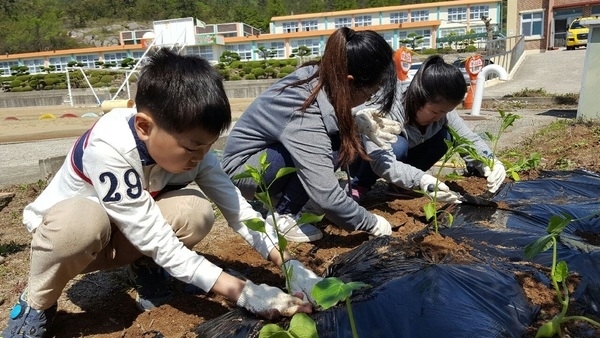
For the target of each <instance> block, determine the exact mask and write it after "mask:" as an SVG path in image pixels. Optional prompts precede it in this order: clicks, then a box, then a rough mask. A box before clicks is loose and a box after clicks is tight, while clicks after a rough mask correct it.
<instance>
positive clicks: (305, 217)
mask: <svg viewBox="0 0 600 338" xmlns="http://www.w3.org/2000/svg"><path fill="white" fill-rule="evenodd" d="M323 216H325V215H315V214H311V213H309V212H307V213H303V214H302V215H300V218H299V219H298V220H297V221H296V223H298V224H307V223H308V224H311V223H318V222H321V220H322V219H323Z"/></svg>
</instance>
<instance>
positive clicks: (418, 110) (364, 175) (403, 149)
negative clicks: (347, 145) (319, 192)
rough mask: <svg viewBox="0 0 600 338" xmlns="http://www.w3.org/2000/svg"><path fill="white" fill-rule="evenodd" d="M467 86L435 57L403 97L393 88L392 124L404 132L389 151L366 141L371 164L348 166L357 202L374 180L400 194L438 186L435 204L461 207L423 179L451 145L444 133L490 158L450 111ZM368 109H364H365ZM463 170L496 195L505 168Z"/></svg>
mask: <svg viewBox="0 0 600 338" xmlns="http://www.w3.org/2000/svg"><path fill="white" fill-rule="evenodd" d="M466 89H467V86H466V83H465V80H464V77H463V75H462V73H461V72H460V70H459V69H458V68H457V67H455V66H453V65H450V64H448V63H446V62H445V61H444V59H443V58H442V57H441V56H439V55H433V56H430V57H429V58H427V60H425V62H423V64H422V65H421V67H420V68H419V70H418V71H417V73H416V74H415V76H414V78H413V80H412V81H411V83H410V85H409V86H408V89H406V92H402V85H401V83H400V82H398V84H397V86H396V101H395V104H394V106H393V108H392V110H391V112H390V118H391V119H393V120H395V121H398V122H400V123H402V124H403V125H404V130H403V132H402V134H401V136H400V137H399V138H398V140H397V141H396V142H395V143H393V144H392V149H391V150H385V149H382V148H380V147H379V146H378V145H376V144H375V143H374V142H372V141H371V140H370V139H368V138H367V137H363V143H364V146H365V149H366V152H367V154H368V155H369V157H371V159H372V161H370V162H367V161H360V163H355V164H354V165H353V166H352V169H351V170H352V171H353V174H354V179H353V182H352V189H353V191H352V194H353V197H354V198H355V199H356V200H360V199H361V198H362V197H364V195H365V193H366V192H367V191H368V190H369V189H370V188H371V186H372V185H373V184H374V183H375V181H376V180H377V179H378V178H380V177H381V178H384V179H385V180H386V181H387V182H389V183H391V184H393V185H395V186H397V187H399V188H403V189H420V190H422V191H425V192H428V191H430V189H428V188H429V187H430V186H431V184H434V185H435V184H436V182H437V185H438V193H437V200H438V201H440V202H446V203H460V201H459V200H458V196H457V195H456V194H455V193H454V192H452V191H450V189H449V188H448V186H447V185H446V184H444V183H443V182H438V181H437V180H436V178H435V177H433V176H431V175H429V174H427V173H426V172H425V171H427V170H429V169H430V168H431V167H432V166H433V165H434V164H435V163H436V162H437V161H438V160H440V158H441V157H442V156H443V155H444V154H445V153H446V151H447V146H446V143H445V142H444V139H450V137H451V136H450V133H449V132H448V127H451V128H452V129H454V130H455V131H456V132H457V133H458V135H460V136H461V137H464V138H466V139H468V140H470V141H471V142H473V145H474V147H475V149H476V151H477V153H478V154H480V155H482V156H485V157H493V154H492V151H491V150H490V148H489V147H488V146H487V144H486V143H485V141H484V140H483V139H482V138H481V137H480V136H479V135H477V134H475V133H474V132H473V131H471V130H470V129H469V127H468V126H467V125H466V124H465V122H464V121H463V119H462V118H461V117H460V116H459V115H458V113H457V112H456V111H455V110H454V109H455V108H456V106H458V104H460V103H461V102H462V100H463V98H464V96H465V92H466ZM367 107H368V106H367ZM465 160H467V167H468V169H469V170H475V171H476V172H477V173H479V174H480V175H482V176H485V177H487V180H488V185H487V187H488V190H489V191H490V192H496V190H498V188H499V187H500V185H501V184H502V182H503V181H504V178H505V177H506V172H505V168H504V166H503V165H502V163H501V162H500V161H499V160H497V159H496V160H495V162H494V166H493V168H494V169H493V170H491V169H490V168H489V167H487V166H485V165H484V164H483V163H481V162H479V161H473V160H470V159H468V158H465Z"/></svg>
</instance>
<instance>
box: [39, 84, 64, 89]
mask: <svg viewBox="0 0 600 338" xmlns="http://www.w3.org/2000/svg"><path fill="white" fill-rule="evenodd" d="M44 89H46V88H44ZM54 89H67V84H66V83H57V84H56V85H55V86H54Z"/></svg>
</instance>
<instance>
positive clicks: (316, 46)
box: [290, 39, 321, 57]
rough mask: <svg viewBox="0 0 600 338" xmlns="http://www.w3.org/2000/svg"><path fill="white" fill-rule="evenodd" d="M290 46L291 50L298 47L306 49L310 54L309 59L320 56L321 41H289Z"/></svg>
mask: <svg viewBox="0 0 600 338" xmlns="http://www.w3.org/2000/svg"><path fill="white" fill-rule="evenodd" d="M290 46H291V47H292V49H294V48H298V47H300V46H306V47H308V48H309V49H310V52H311V54H310V55H309V57H311V56H319V55H321V41H320V40H319V39H302V40H291V41H290Z"/></svg>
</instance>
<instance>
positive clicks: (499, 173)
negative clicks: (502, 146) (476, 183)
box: [483, 158, 506, 193]
mask: <svg viewBox="0 0 600 338" xmlns="http://www.w3.org/2000/svg"><path fill="white" fill-rule="evenodd" d="M483 176H484V177H487V188H488V190H489V191H490V192H491V193H494V192H496V190H498V188H500V185H502V182H504V179H505V178H506V169H505V168H504V164H502V162H500V160H498V159H496V158H495V159H494V170H491V169H490V167H488V166H485V167H483Z"/></svg>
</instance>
